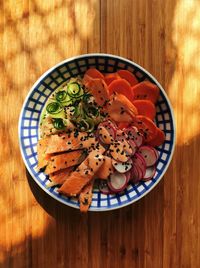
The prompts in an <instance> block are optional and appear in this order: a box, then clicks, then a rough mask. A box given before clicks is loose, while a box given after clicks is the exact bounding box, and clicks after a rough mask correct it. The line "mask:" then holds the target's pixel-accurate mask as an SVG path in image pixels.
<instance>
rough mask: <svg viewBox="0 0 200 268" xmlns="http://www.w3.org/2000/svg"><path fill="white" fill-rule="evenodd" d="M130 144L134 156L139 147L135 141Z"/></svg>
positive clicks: (130, 141)
mask: <svg viewBox="0 0 200 268" xmlns="http://www.w3.org/2000/svg"><path fill="white" fill-rule="evenodd" d="M128 143H129V144H130V146H131V149H132V155H134V154H135V152H136V150H137V145H136V143H135V142H134V140H129V141H128Z"/></svg>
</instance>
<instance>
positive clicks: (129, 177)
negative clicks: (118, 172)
mask: <svg viewBox="0 0 200 268" xmlns="http://www.w3.org/2000/svg"><path fill="white" fill-rule="evenodd" d="M124 175H125V176H126V178H127V182H129V181H130V179H131V171H130V170H129V171H128V172H126V173H124Z"/></svg>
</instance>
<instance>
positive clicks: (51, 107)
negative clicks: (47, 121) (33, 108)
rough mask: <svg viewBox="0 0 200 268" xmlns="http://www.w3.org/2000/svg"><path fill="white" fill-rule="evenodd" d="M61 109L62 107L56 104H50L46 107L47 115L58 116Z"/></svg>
mask: <svg viewBox="0 0 200 268" xmlns="http://www.w3.org/2000/svg"><path fill="white" fill-rule="evenodd" d="M62 109H63V108H62V106H61V105H60V103H58V102H50V103H49V104H48V105H47V107H46V110H47V112H48V113H49V114H58V113H60V112H61V111H62Z"/></svg>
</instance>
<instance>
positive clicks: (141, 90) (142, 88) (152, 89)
mask: <svg viewBox="0 0 200 268" xmlns="http://www.w3.org/2000/svg"><path fill="white" fill-rule="evenodd" d="M159 91H160V90H159V88H158V87H157V86H156V85H155V84H153V83H151V82H149V81H143V82H141V83H139V84H137V85H135V86H134V87H132V93H133V95H134V99H135V100H138V99H139V100H150V101H151V102H153V103H156V101H157V99H158V97H159Z"/></svg>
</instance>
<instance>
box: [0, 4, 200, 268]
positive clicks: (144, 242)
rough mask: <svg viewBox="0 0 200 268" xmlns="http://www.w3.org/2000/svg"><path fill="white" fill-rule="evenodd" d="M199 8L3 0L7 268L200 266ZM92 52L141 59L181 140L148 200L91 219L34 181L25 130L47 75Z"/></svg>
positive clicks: (0, 98) (1, 219)
mask: <svg viewBox="0 0 200 268" xmlns="http://www.w3.org/2000/svg"><path fill="white" fill-rule="evenodd" d="M47 3H48V4H47ZM199 12H200V2H199V1H198V0H182V1H181V0H177V1H175V0H166V1H165V0H152V1H151V0H146V1H145V0H138V1H137V0H107V1H106V0H76V1H72V0H71V1H61V0H51V1H43V0H30V1H28V0H27V1H26V0H24V1H22V0H20V1H15V0H10V1H6V0H4V1H0V90H1V91H0V92H1V94H0V102H1V104H0V107H1V112H0V130H1V144H0V146H1V153H0V157H1V161H0V164H1V168H0V267H2V268H8V267H9V268H10V267H13V268H21V267H25V268H32V267H37V268H38V267H40V268H42V267H45V268H46V267H48V268H50V267H58V268H59V267H69V268H70V267H73V268H76V267H78V268H80V267H81V268H82V267H83V268H85V267H94V268H102V267H111V268H117V267H119V268H123V267H127V268H130V267H131V268H132V267H137V268H140V267H142V268H143V267H146V268H160V267H166V268H168V267H171V268H183V267H185V268H191V267H194V268H197V267H200V254H199V252H200V192H199V191H200V136H199V133H200V123H199V116H200V108H199V107H200V106H199V98H200V90H199V82H200V64H199V63H200V50H199V47H200V41H199V40H200V20H199ZM90 52H105V53H112V54H117V55H120V56H124V57H126V58H129V59H132V60H133V61H135V62H137V63H139V64H141V65H142V66H144V67H145V68H146V69H147V70H148V71H150V72H151V73H152V74H153V75H154V76H155V77H156V78H157V79H158V81H160V83H161V84H162V85H163V87H164V88H165V90H166V92H167V94H168V96H169V98H170V100H171V102H172V105H173V107H174V112H175V119H176V126H177V144H176V150H175V154H174V157H173V160H172V163H171V165H170V167H169V169H168V171H167V173H166V175H165V176H164V179H163V180H162V181H161V182H160V183H159V185H158V186H157V187H156V188H155V189H154V190H153V191H152V192H151V193H149V194H148V195H147V196H146V197H145V198H143V199H142V200H140V201H139V202H137V203H135V204H133V205H130V206H128V207H125V208H123V209H120V210H116V211H111V212H106V213H88V214H87V215H81V214H80V212H79V211H78V210H75V209H72V208H68V207H65V206H63V205H61V204H59V203H58V202H56V201H54V200H52V199H51V198H50V197H49V196H47V195H46V194H45V193H44V192H43V191H42V190H41V189H40V188H39V187H38V186H37V185H36V184H35V183H34V182H33V180H32V179H31V178H30V177H29V176H28V175H27V173H26V169H25V166H24V163H23V161H22V158H21V155H20V151H19V144H18V134H17V125H18V117H19V113H20V109H21V106H22V103H23V101H24V99H25V97H26V95H27V93H28V91H29V88H30V87H31V85H32V84H33V83H34V82H35V81H36V80H37V78H38V77H39V76H40V75H41V74H42V73H43V72H44V71H46V70H47V69H48V68H50V67H52V66H53V65H54V64H56V63H58V62H59V61H61V60H63V59H65V58H68V57H70V56H73V55H78V54H83V53H90Z"/></svg>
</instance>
